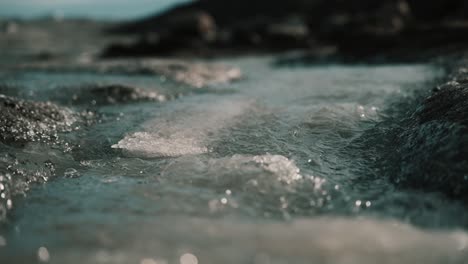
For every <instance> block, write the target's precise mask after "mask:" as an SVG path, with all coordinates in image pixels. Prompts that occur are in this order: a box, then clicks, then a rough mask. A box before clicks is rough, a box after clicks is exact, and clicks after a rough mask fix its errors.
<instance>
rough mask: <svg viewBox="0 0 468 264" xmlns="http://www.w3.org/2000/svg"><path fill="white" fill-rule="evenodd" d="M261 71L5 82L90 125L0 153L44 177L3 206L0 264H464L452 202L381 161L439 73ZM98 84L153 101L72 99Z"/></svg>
mask: <svg viewBox="0 0 468 264" xmlns="http://www.w3.org/2000/svg"><path fill="white" fill-rule="evenodd" d="M273 62H274V59H273V58H271V57H260V58H259V57H245V58H240V59H229V60H223V63H226V64H229V65H234V66H237V67H239V68H240V69H241V70H242V72H243V73H244V78H243V79H241V80H239V81H237V82H234V83H231V84H221V85H212V86H210V87H205V88H193V87H188V86H186V85H182V84H178V83H174V82H171V81H168V80H166V79H165V78H161V77H159V76H158V77H154V76H146V75H141V76H139V75H133V76H126V75H118V74H93V73H83V72H75V73H73V72H71V73H70V72H68V73H60V72H28V73H22V74H9V75H5V76H4V77H3V82H4V83H5V84H8V87H13V88H9V89H6V88H5V89H3V91H1V92H2V93H4V94H6V95H8V96H17V97H20V98H25V99H29V100H36V101H48V100H51V101H52V102H54V103H57V104H59V105H64V106H67V107H68V108H69V109H71V111H74V112H76V113H78V112H80V113H82V112H86V113H87V115H93V117H92V118H90V119H93V120H94V121H90V122H89V124H86V125H82V127H76V129H72V130H73V131H69V132H68V133H66V134H64V136H63V137H62V138H63V140H64V141H63V142H71V143H70V145H68V144H69V143H63V142H61V143H60V144H58V145H60V146H59V147H57V144H56V145H54V146H51V145H50V144H44V143H40V142H38V141H37V140H36V141H34V140H31V141H29V142H27V143H26V144H24V145H23V146H21V147H17V146H12V145H11V144H5V145H0V146H1V147H2V150H1V153H2V155H3V156H2V157H3V158H2V162H3V163H2V164H12V165H10V166H14V167H15V172H16V177H19V176H18V175H20V174H21V173H18V171H23V173H22V174H21V175H23V176H24V175H26V174H28V173H31V171H34V173H36V176H40V177H42V178H44V179H46V180H37V183H32V181H20V183H21V184H18V183H16V185H11V186H10V187H9V188H10V190H9V192H10V193H12V195H11V197H10V196H8V197H2V198H3V199H4V200H5V204H6V208H9V209H8V211H7V212H6V213H5V216H4V218H5V220H4V221H3V222H4V224H3V226H2V229H1V232H0V263H41V262H49V263H141V264H154V263H158V264H162V263H182V264H196V263H202V264H203V263H258V264H263V263H334V264H341V263H343V264H351V263H356V264H357V263H359V264H365V263H377V262H379V263H468V234H467V233H466V232H465V231H463V230H464V228H466V227H467V223H468V214H467V213H466V209H465V207H464V206H463V204H461V203H460V202H457V201H456V200H451V199H449V198H446V197H445V196H443V195H441V194H438V193H433V192H424V191H421V190H417V191H416V190H413V189H409V188H406V189H404V188H399V187H398V185H395V184H394V182H392V181H391V180H390V178H391V177H390V176H389V174H390V173H391V171H392V170H388V169H387V166H388V164H389V163H388V162H387V163H385V162H382V160H385V159H387V158H386V157H388V155H391V153H392V152H391V151H390V150H391V149H392V148H393V146H392V142H391V140H389V138H390V137H389V136H388V135H387V131H392V129H395V127H396V126H398V124H399V120H400V119H401V118H402V116H405V115H406V114H407V113H408V111H411V109H414V108H415V107H417V104H418V102H420V100H421V98H422V96H423V95H424V93H425V91H426V90H427V89H428V87H432V86H433V85H434V83H435V82H436V81H437V80H438V79H439V78H441V77H442V76H443V71H442V70H441V69H440V68H438V67H437V66H434V65H419V64H413V65H336V64H326V65H315V66H281V67H280V66H274V64H273ZM95 83H100V84H123V85H128V86H138V87H142V88H143V89H145V90H146V91H150V92H151V98H153V99H154V100H149V101H132V102H117V103H115V102H112V103H109V102H107V103H100V102H99V100H100V99H101V98H98V97H97V96H96V97H93V96H91V95H89V94H86V92H83V91H82V90H83V87H85V86H86V85H89V84H95ZM80 89H81V90H80ZM79 96H81V97H80V98H81V99H80V98H78V97H79ZM71 98H73V100H72V99H71ZM77 98H78V99H77ZM77 126H78V125H77ZM388 133H390V132H388ZM72 144H74V146H73V147H72V146H71V145H72ZM69 146H70V148H68V147H69ZM389 153H390V154H389ZM44 162H51V163H53V164H54V169H53V172H54V174H55V175H56V176H52V175H49V174H48V172H47V170H45V169H44V167H43V165H41V164H43V163H44ZM382 164H385V165H382ZM390 165H392V164H391V163H390ZM41 166H42V167H41ZM393 166H402V165H401V164H396V163H395V164H393ZM36 167H39V169H37V168H36ZM6 175H7V174H6V173H4V174H3V177H7V176H6ZM393 176H394V175H393ZM10 177H11V175H10ZM34 179H35V180H36V178H34ZM12 186H13V187H12ZM14 188H16V189H14ZM13 194H14V195H13ZM7 199H8V201H6V200H7Z"/></svg>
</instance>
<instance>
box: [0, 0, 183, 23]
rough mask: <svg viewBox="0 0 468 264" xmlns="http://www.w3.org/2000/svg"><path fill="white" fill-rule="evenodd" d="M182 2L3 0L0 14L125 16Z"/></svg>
mask: <svg viewBox="0 0 468 264" xmlns="http://www.w3.org/2000/svg"><path fill="white" fill-rule="evenodd" d="M183 2H189V0H135V1H126V0H100V1H94V0H3V1H1V3H0V7H1V8H0V16H2V17H21V18H37V17H42V16H50V15H54V16H65V17H88V18H91V17H92V18H101V19H129V18H135V17H139V16H144V15H149V14H151V13H154V12H160V11H163V10H165V9H167V8H169V7H171V6H173V5H174V4H179V3H183Z"/></svg>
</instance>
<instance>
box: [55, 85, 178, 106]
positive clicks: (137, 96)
mask: <svg viewBox="0 0 468 264" xmlns="http://www.w3.org/2000/svg"><path fill="white" fill-rule="evenodd" d="M71 90H72V91H71V92H72V93H73V95H72V96H71V97H70V95H69V93H67V94H66V95H63V92H62V93H60V94H58V95H57V96H58V97H59V98H57V99H59V100H60V101H61V102H68V103H71V104H73V105H75V104H85V105H86V104H88V105H109V104H123V103H135V102H142V101H155V102H164V101H166V100H169V99H172V98H170V96H168V95H165V94H161V93H159V92H158V91H154V90H149V89H143V88H139V87H134V86H130V85H122V84H95V85H85V86H82V87H79V88H76V87H73V88H72V89H71ZM65 96H66V97H65ZM54 99H55V98H54Z"/></svg>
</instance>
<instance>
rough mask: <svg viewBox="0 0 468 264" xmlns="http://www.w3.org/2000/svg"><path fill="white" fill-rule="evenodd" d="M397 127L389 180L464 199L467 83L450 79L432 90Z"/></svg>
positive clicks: (467, 178) (466, 195)
mask: <svg viewBox="0 0 468 264" xmlns="http://www.w3.org/2000/svg"><path fill="white" fill-rule="evenodd" d="M459 78H460V77H459ZM462 79H463V78H462ZM401 127H402V128H405V129H404V130H402V131H400V132H398V133H397V134H396V137H395V140H394V143H395V146H397V148H396V149H395V150H396V152H390V153H393V154H391V155H390V156H394V157H397V158H396V159H394V158H391V157H390V158H389V159H390V160H392V159H393V162H394V163H393V164H394V165H395V164H399V166H396V167H397V168H399V169H397V171H392V173H390V178H391V179H392V181H393V182H394V183H395V184H397V185H398V186H402V187H406V188H414V189H418V190H422V191H425V192H441V193H444V194H446V195H447V196H449V197H451V198H455V199H462V200H464V201H466V202H468V160H467V159H466V157H468V85H467V84H461V83H459V82H456V81H450V82H448V83H446V84H445V85H443V86H442V87H439V88H438V89H434V90H433V92H432V95H431V96H429V97H428V98H426V99H425V100H424V101H423V102H422V104H421V105H420V106H419V107H418V108H417V109H416V111H415V112H414V113H413V114H412V115H411V116H410V117H409V118H408V119H406V120H404V121H403V122H402V124H401ZM395 162H396V163H395ZM390 166H392V165H390Z"/></svg>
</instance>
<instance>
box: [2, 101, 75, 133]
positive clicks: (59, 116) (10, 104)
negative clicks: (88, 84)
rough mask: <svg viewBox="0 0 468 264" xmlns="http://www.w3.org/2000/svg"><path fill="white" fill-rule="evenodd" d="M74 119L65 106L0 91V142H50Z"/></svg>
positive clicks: (69, 127) (70, 124)
mask: <svg viewBox="0 0 468 264" xmlns="http://www.w3.org/2000/svg"><path fill="white" fill-rule="evenodd" d="M75 121H77V119H76V117H75V115H74V114H73V112H72V111H71V110H70V109H68V108H63V107H59V106H57V105H55V104H53V103H50V102H33V101H26V100H21V99H18V98H14V97H8V96H5V95H1V94H0V141H2V142H28V141H41V142H43V141H47V142H48V141H53V140H55V139H57V137H58V135H57V133H59V132H65V131H70V130H71V129H72V127H71V126H72V124H73V123H74V122H75Z"/></svg>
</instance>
